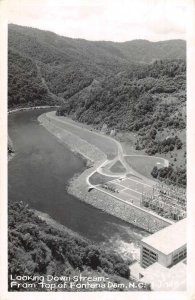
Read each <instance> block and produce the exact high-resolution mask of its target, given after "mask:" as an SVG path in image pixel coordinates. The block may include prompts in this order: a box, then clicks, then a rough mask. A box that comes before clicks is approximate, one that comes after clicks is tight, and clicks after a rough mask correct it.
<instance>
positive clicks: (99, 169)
mask: <svg viewBox="0 0 195 300" xmlns="http://www.w3.org/2000/svg"><path fill="white" fill-rule="evenodd" d="M46 116H47V118H48V119H49V120H50V121H51V120H52V121H54V122H55V124H54V123H53V122H52V123H53V124H54V126H56V127H59V126H58V125H59V123H61V124H63V125H65V126H64V130H70V131H71V132H72V133H74V134H75V133H76V134H77V135H78V137H81V133H82V132H86V133H87V136H86V135H85V137H87V138H88V139H89V136H92V135H93V136H95V139H91V142H92V144H95V146H96V147H98V142H97V141H98V140H97V136H98V137H99V138H100V139H101V140H102V139H103V140H104V147H102V143H101V142H100V147H98V148H99V149H100V150H101V151H104V153H105V154H108V152H107V151H106V150H107V147H105V143H106V142H109V143H110V142H111V145H113V144H114V145H115V147H116V149H117V153H116V151H115V153H116V156H115V157H114V159H113V160H112V161H117V160H119V161H120V162H121V163H122V165H123V166H124V167H125V169H126V171H125V172H124V173H123V174H108V173H107V172H106V171H104V170H103V169H102V167H105V166H106V165H107V164H108V163H110V162H111V161H110V160H108V159H106V160H105V161H104V162H102V163H101V164H100V165H99V166H98V167H97V168H95V169H93V170H92V172H91V173H90V174H89V175H88V176H87V177H86V183H87V185H88V186H89V187H90V188H94V189H96V190H98V191H101V192H103V193H105V194H108V195H109V196H111V197H113V198H115V199H117V200H118V201H121V202H123V203H126V204H128V205H129V206H130V207H136V208H137V209H139V210H140V211H144V212H146V213H147V214H149V215H152V216H154V217H156V218H158V219H160V220H163V221H165V222H167V223H168V224H173V223H174V222H172V221H171V220H168V219H166V218H163V217H161V216H159V215H158V214H156V213H154V212H152V211H148V210H146V209H144V208H142V207H138V206H137V205H134V204H132V203H131V202H128V201H126V200H124V199H122V198H120V197H119V196H116V195H114V194H113V193H111V192H109V191H107V190H105V191H104V190H103V189H101V188H100V187H99V186H98V185H92V184H91V183H90V181H89V178H90V177H91V176H92V175H93V174H94V173H96V172H98V173H100V174H102V175H105V176H109V177H110V176H112V177H113V179H114V178H116V177H120V178H125V177H126V175H127V174H131V175H134V176H137V177H139V179H140V180H141V181H142V180H143V185H144V184H145V185H149V186H153V185H154V184H156V182H155V181H152V180H150V179H148V178H146V177H145V176H143V175H141V174H140V173H138V172H136V171H135V170H133V169H132V168H131V167H130V165H129V164H128V163H127V162H126V161H125V159H124V153H123V148H122V145H121V143H120V142H118V141H117V140H115V139H114V138H112V137H110V136H107V135H103V134H102V133H99V132H95V131H90V130H89V129H87V128H83V127H81V126H79V125H77V124H76V123H74V122H72V120H70V121H69V120H68V119H67V118H62V117H58V116H56V115H55V112H48V113H46ZM56 122H57V123H58V125H56ZM60 129H62V130H63V127H60ZM75 129H76V130H75ZM82 138H83V136H82ZM94 141H95V142H94ZM108 148H109V147H108ZM116 149H115V150H116ZM146 157H147V156H146Z"/></svg>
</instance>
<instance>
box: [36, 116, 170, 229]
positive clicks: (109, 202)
mask: <svg viewBox="0 0 195 300" xmlns="http://www.w3.org/2000/svg"><path fill="white" fill-rule="evenodd" d="M38 120H39V122H40V123H41V124H42V125H43V126H44V127H45V128H46V129H47V130H48V131H49V132H51V133H52V134H54V135H55V136H56V137H57V138H58V139H59V141H61V142H62V143H64V144H65V145H66V146H68V147H69V148H70V149H71V151H73V152H75V153H79V154H80V155H82V156H83V157H84V158H85V159H87V160H88V161H89V162H90V165H91V167H90V168H87V169H86V170H85V171H84V172H83V173H82V174H78V175H77V176H74V177H73V178H72V180H71V181H70V182H69V187H68V192H69V193H70V194H72V195H74V196H76V197H77V198H79V199H80V200H82V201H84V202H86V203H88V204H90V205H92V206H94V207H96V208H98V209H101V210H103V211H105V212H107V213H109V214H112V215H114V216H116V217H118V218H120V219H122V220H124V221H126V222H128V223H131V224H134V225H136V226H138V227H140V228H143V229H145V230H147V231H149V232H155V231H157V230H159V229H162V228H164V227H165V226H167V225H169V223H168V222H166V221H163V220H161V219H159V218H158V217H155V216H152V215H150V214H148V213H146V212H144V211H141V210H140V209H138V208H136V207H133V206H130V205H128V204H126V203H123V202H121V201H120V200H117V199H115V198H113V197H111V196H109V195H107V194H104V193H102V192H100V191H98V190H95V189H93V190H92V191H90V192H88V187H89V186H88V184H87V182H86V178H87V177H88V176H89V175H90V174H91V173H93V171H95V170H96V168H97V167H98V166H100V165H101V164H102V163H103V162H104V161H105V160H106V155H105V154H104V153H103V152H102V151H100V150H99V149H98V148H96V147H95V146H93V145H91V144H89V143H88V142H86V141H85V140H83V139H81V138H79V137H78V136H76V135H74V134H72V133H70V132H69V131H67V130H65V129H62V128H60V127H59V126H56V125H54V124H52V121H51V120H49V119H48V118H47V116H46V114H42V115H41V116H39V118H38Z"/></svg>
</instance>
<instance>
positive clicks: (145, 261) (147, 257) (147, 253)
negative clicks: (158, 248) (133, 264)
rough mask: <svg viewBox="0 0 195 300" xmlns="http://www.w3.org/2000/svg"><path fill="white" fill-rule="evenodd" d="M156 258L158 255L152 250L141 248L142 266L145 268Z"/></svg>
mask: <svg viewBox="0 0 195 300" xmlns="http://www.w3.org/2000/svg"><path fill="white" fill-rule="evenodd" d="M157 260H158V255H157V253H155V252H154V251H152V250H150V249H148V248H146V247H143V250H142V267H143V268H146V267H148V266H150V265H152V264H153V263H155V262H156V261H157Z"/></svg>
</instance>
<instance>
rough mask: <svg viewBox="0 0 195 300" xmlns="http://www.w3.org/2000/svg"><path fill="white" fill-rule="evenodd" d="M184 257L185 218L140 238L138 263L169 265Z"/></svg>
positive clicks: (143, 264) (144, 265)
mask: <svg viewBox="0 0 195 300" xmlns="http://www.w3.org/2000/svg"><path fill="white" fill-rule="evenodd" d="M185 257H186V219H183V220H181V221H179V222H177V223H175V224H173V225H170V226H168V227H165V228H164V229H162V230H160V231H158V232H156V233H154V234H152V235H150V236H148V237H146V238H144V239H142V242H141V255H140V264H141V266H142V267H143V268H147V267H149V266H150V265H152V264H154V263H155V262H158V263H159V264H161V265H163V266H164V267H170V266H171V265H174V264H176V263H177V262H179V261H181V260H182V259H184V258H185Z"/></svg>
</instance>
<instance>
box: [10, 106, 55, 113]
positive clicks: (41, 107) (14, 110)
mask: <svg viewBox="0 0 195 300" xmlns="http://www.w3.org/2000/svg"><path fill="white" fill-rule="evenodd" d="M58 107H59V105H52V106H49V105H45V106H29V107H17V108H14V109H8V114H12V113H15V112H18V111H26V110H35V109H47V108H58Z"/></svg>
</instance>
